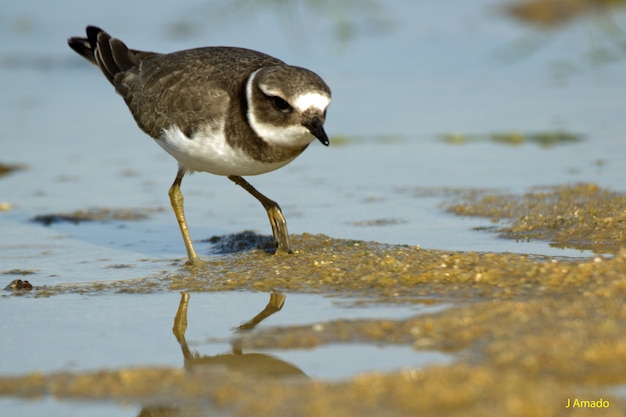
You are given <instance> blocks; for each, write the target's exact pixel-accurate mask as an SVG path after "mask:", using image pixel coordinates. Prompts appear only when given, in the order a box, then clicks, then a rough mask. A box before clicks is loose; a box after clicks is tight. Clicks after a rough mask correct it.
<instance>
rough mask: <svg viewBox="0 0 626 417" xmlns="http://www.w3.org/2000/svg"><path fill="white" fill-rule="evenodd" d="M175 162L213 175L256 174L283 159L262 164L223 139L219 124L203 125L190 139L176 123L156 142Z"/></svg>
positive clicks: (274, 166) (272, 166)
mask: <svg viewBox="0 0 626 417" xmlns="http://www.w3.org/2000/svg"><path fill="white" fill-rule="evenodd" d="M156 142H157V143H158V144H159V145H160V146H161V147H162V148H163V149H164V150H165V151H166V152H167V153H169V154H170V155H172V156H173V157H174V158H175V159H176V160H177V161H178V164H179V165H180V166H181V167H183V168H185V169H187V170H190V171H203V172H210V173H211V174H216V175H225V176H227V175H258V174H264V173H266V172H270V171H273V170H275V169H278V168H280V167H282V166H284V165H286V164H288V163H289V162H291V161H292V160H293V159H294V158H295V157H294V158H292V159H288V160H286V161H280V162H273V163H266V162H261V161H257V160H255V159H253V158H251V157H250V156H248V155H247V154H245V153H244V152H243V151H242V150H240V149H234V148H232V147H230V145H229V144H228V143H227V142H226V138H225V136H224V134H223V129H222V126H213V127H207V128H206V129H204V131H203V132H199V133H197V134H195V135H194V136H193V138H192V139H190V138H188V137H187V136H185V135H184V134H183V132H182V131H181V130H180V128H179V127H178V126H171V127H170V128H169V129H165V130H163V134H162V135H161V138H159V139H158V140H157V141H156Z"/></svg>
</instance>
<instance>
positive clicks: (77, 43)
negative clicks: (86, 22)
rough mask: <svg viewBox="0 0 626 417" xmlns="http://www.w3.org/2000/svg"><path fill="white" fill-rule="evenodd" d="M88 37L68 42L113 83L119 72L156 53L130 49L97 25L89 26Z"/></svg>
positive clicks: (72, 39) (71, 39)
mask: <svg viewBox="0 0 626 417" xmlns="http://www.w3.org/2000/svg"><path fill="white" fill-rule="evenodd" d="M86 31H87V37H86V38H80V37H72V38H69V39H68V40H67V44H68V45H69V46H70V48H72V49H73V50H74V51H76V53H78V54H79V55H81V56H82V57H83V58H85V59H87V60H88V61H89V62H91V63H92V64H94V65H97V66H98V67H99V68H100V69H101V70H102V72H103V73H104V75H105V76H106V77H107V79H108V80H109V82H111V84H114V82H113V80H114V78H115V76H116V75H117V74H120V73H123V72H126V71H128V70H130V69H132V68H134V67H136V66H138V65H139V63H140V62H141V60H142V59H144V58H146V57H149V56H152V55H155V54H154V53H153V52H142V51H136V50H133V49H128V47H127V46H126V45H125V44H124V42H122V41H120V40H119V39H116V38H113V37H111V35H109V34H108V33H106V32H105V31H103V30H102V29H100V28H98V27H95V26H87V30H86Z"/></svg>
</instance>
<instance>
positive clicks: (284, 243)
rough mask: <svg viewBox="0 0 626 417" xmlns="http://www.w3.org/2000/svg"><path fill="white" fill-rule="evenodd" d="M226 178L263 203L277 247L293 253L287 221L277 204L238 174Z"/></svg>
mask: <svg viewBox="0 0 626 417" xmlns="http://www.w3.org/2000/svg"><path fill="white" fill-rule="evenodd" d="M228 179H229V180H231V181H233V182H234V183H235V184H237V185H239V186H241V187H242V188H243V189H244V190H246V191H247V192H249V193H250V194H252V195H253V196H254V197H255V198H256V199H257V200H259V202H260V203H261V204H263V207H265V210H266V211H267V216H268V217H269V219H270V224H271V225H272V233H273V234H274V240H275V241H276V244H277V245H278V248H279V249H281V250H284V251H285V252H287V253H293V249H292V248H291V243H290V241H289V232H288V231H287V221H286V220H285V216H283V212H282V211H281V210H280V207H279V206H278V204H277V203H276V202H275V201H273V200H270V199H269V198H267V197H265V196H264V195H263V194H261V193H260V192H258V191H257V190H256V188H254V187H253V186H252V185H250V183H249V182H248V181H246V180H244V179H243V178H241V177H240V176H238V175H230V176H229V177H228Z"/></svg>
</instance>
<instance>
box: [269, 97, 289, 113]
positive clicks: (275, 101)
mask: <svg viewBox="0 0 626 417" xmlns="http://www.w3.org/2000/svg"><path fill="white" fill-rule="evenodd" d="M270 101H271V102H272V105H273V106H274V108H275V109H276V110H278V111H279V112H281V113H290V112H291V110H292V109H291V106H290V105H289V103H287V102H286V101H285V100H283V99H282V98H280V97H278V96H270Z"/></svg>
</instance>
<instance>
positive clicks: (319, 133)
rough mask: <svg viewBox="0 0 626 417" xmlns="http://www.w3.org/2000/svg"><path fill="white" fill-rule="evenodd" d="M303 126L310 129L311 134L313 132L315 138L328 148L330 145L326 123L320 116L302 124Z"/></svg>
mask: <svg viewBox="0 0 626 417" xmlns="http://www.w3.org/2000/svg"><path fill="white" fill-rule="evenodd" d="M302 125H303V126H304V127H306V128H307V129H309V132H311V134H312V135H313V136H315V137H316V138H317V139H318V140H319V141H320V142H322V144H323V145H324V146H328V145H329V144H330V141H329V140H328V136H327V135H326V132H325V131H324V121H323V120H322V119H320V118H319V117H318V116H315V117H313V118H312V119H309V120H307V121H305V122H304V123H302Z"/></svg>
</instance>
